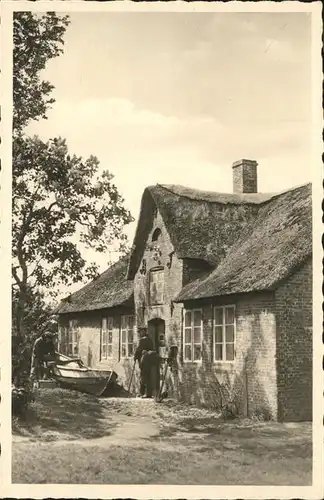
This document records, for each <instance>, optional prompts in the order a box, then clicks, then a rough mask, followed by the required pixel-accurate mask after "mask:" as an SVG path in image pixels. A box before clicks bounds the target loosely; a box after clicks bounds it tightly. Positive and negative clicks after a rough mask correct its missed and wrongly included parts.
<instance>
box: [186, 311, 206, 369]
mask: <svg viewBox="0 0 324 500" xmlns="http://www.w3.org/2000/svg"><path fill="white" fill-rule="evenodd" d="M202 329H203V321H202V311H201V310H200V309H193V310H191V311H185V312H184V323H183V344H184V345H183V347H184V349H183V354H184V361H200V360H201V358H202V337H203V330H202Z"/></svg>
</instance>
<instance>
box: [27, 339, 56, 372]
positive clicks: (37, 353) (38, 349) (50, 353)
mask: <svg viewBox="0 0 324 500" xmlns="http://www.w3.org/2000/svg"><path fill="white" fill-rule="evenodd" d="M55 338H56V334H55V333H53V332H52V331H49V330H45V332H43V333H42V334H41V335H40V337H38V338H37V339H36V340H35V342H34V345H33V350H32V359H31V370H30V378H31V379H32V380H35V381H39V380H41V379H43V378H46V377H47V376H48V375H49V370H48V368H47V363H49V362H54V361H55V360H56V345H55Z"/></svg>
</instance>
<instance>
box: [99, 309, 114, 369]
mask: <svg viewBox="0 0 324 500" xmlns="http://www.w3.org/2000/svg"><path fill="white" fill-rule="evenodd" d="M113 326H114V319H113V318H102V328H101V356H100V357H101V359H102V360H103V359H110V358H112V357H113Z"/></svg>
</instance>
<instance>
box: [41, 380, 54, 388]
mask: <svg viewBox="0 0 324 500" xmlns="http://www.w3.org/2000/svg"><path fill="white" fill-rule="evenodd" d="M56 387H57V384H56V382H55V380H40V381H39V382H38V388H39V389H55V388H56Z"/></svg>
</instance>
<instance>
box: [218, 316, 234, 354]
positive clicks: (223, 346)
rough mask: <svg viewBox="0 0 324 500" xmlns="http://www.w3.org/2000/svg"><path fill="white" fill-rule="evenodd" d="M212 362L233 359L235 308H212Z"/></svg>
mask: <svg viewBox="0 0 324 500" xmlns="http://www.w3.org/2000/svg"><path fill="white" fill-rule="evenodd" d="M213 344H214V361H234V359H235V307H234V306H224V307H215V308H214V342H213Z"/></svg>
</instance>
